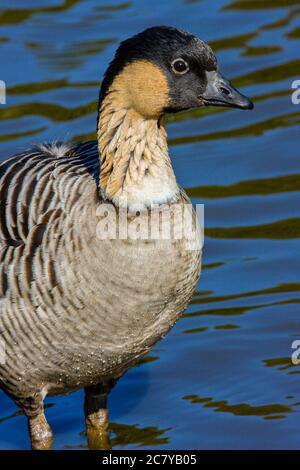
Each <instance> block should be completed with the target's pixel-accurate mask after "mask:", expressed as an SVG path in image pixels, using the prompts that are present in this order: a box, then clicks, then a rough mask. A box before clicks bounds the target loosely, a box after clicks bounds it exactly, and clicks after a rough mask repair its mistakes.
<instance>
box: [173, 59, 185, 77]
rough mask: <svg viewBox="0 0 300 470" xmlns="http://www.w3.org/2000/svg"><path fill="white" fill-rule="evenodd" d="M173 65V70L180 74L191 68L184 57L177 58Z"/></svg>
mask: <svg viewBox="0 0 300 470" xmlns="http://www.w3.org/2000/svg"><path fill="white" fill-rule="evenodd" d="M171 65H172V69H173V72H175V73H176V74H179V75H183V74H184V73H186V72H188V70H189V66H188V64H187V62H186V61H185V60H183V59H176V60H174V61H173V62H172V64H171Z"/></svg>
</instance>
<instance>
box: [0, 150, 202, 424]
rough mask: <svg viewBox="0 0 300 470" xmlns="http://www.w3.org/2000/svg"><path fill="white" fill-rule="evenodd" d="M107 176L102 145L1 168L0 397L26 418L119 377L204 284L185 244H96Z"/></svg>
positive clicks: (24, 157)
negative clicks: (60, 397)
mask: <svg viewBox="0 0 300 470" xmlns="http://www.w3.org/2000/svg"><path fill="white" fill-rule="evenodd" d="M98 169H99V156H98V148H97V143H96V142H87V143H82V144H70V145H68V146H66V145H63V144H61V145H60V144H58V145H45V146H37V147H35V148H33V149H32V150H30V151H28V152H25V153H23V154H20V155H17V156H14V157H12V158H10V159H9V160H6V161H4V162H2V164H1V165H0V172H1V173H0V174H1V180H0V188H1V189H0V201H1V206H0V207H1V217H0V239H1V241H0V285H1V293H0V331H1V337H2V339H3V340H4V342H5V345H6V363H5V364H4V365H3V366H1V368H0V377H1V386H2V388H3V389H4V390H5V391H6V392H7V393H8V394H9V395H10V396H11V397H12V398H13V399H14V400H15V401H16V402H17V403H18V404H19V405H20V406H21V407H22V408H23V409H24V411H25V412H26V414H27V415H28V416H30V415H35V414H36V413H37V410H38V409H39V408H40V407H41V406H42V399H43V397H44V396H45V395H46V394H57V393H65V392H69V391H72V390H75V389H77V388H80V387H83V386H87V385H90V384H97V383H99V382H101V381H104V380H107V379H108V378H110V377H118V376H120V375H122V373H123V372H124V371H125V370H127V369H128V367H130V366H131V365H132V364H134V363H135V361H136V360H138V359H139V357H140V356H141V355H142V354H144V353H145V352H147V351H148V349H149V347H150V346H152V345H153V344H154V343H155V342H156V341H158V340H159V339H160V338H161V337H162V336H163V335H164V334H166V333H167V331H168V330H169V329H170V327H171V326H172V325H173V324H174V323H175V321H176V320H177V319H178V317H179V315H180V313H181V311H182V310H183V309H184V308H185V306H186V304H187V302H188V301H189V298H190V296H191V293H192V291H193V289H194V286H195V283H196V280H197V278H198V275H199V269H200V265H199V263H200V256H199V252H197V251H188V250H186V249H185V247H184V243H186V242H185V241H182V240H180V241H175V242H174V240H173V241H172V242H169V241H150V242H145V241H130V240H99V239H98V238H97V237H96V230H97V221H98V216H97V208H98V207H99V204H102V203H103V201H102V199H101V197H100V196H99V192H98V179H99V174H98V173H99V170H98ZM180 197H181V198H182V197H183V196H180Z"/></svg>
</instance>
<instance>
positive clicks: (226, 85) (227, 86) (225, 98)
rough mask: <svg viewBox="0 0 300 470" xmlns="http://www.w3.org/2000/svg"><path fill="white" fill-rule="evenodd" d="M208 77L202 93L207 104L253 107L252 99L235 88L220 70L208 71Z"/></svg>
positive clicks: (243, 107)
mask: <svg viewBox="0 0 300 470" xmlns="http://www.w3.org/2000/svg"><path fill="white" fill-rule="evenodd" d="M206 79H207V87H206V90H205V92H204V94H203V95H202V99H203V101H204V104H205V106H226V107H230V108H239V109H253V107H254V105H253V103H252V101H251V100H249V98H247V97H246V96H244V95H242V93H240V92H239V91H238V90H237V89H236V88H234V87H233V86H232V85H231V83H230V82H229V81H228V80H226V78H224V77H222V75H221V74H220V73H219V72H216V71H213V72H206Z"/></svg>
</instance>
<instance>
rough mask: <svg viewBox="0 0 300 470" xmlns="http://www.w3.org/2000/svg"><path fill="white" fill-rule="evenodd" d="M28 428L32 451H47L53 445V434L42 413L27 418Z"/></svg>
mask: <svg viewBox="0 0 300 470" xmlns="http://www.w3.org/2000/svg"><path fill="white" fill-rule="evenodd" d="M28 427H29V434H30V440H31V448H32V450H49V449H51V448H52V445H53V433H52V431H51V428H50V426H49V424H48V423H47V420H46V417H45V414H44V411H41V412H40V413H39V414H38V415H37V416H29V417H28Z"/></svg>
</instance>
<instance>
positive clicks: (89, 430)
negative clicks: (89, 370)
mask: <svg viewBox="0 0 300 470" xmlns="http://www.w3.org/2000/svg"><path fill="white" fill-rule="evenodd" d="M116 382H117V381H116V380H114V379H112V380H109V381H107V382H104V383H101V384H99V385H94V386H90V387H86V388H85V400H84V413H85V424H86V435H87V440H88V447H89V449H91V450H110V449H111V444H110V440H109V434H108V425H109V419H108V409H107V398H108V395H109V393H110V391H111V389H112V388H113V386H114V385H115V383H116Z"/></svg>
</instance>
